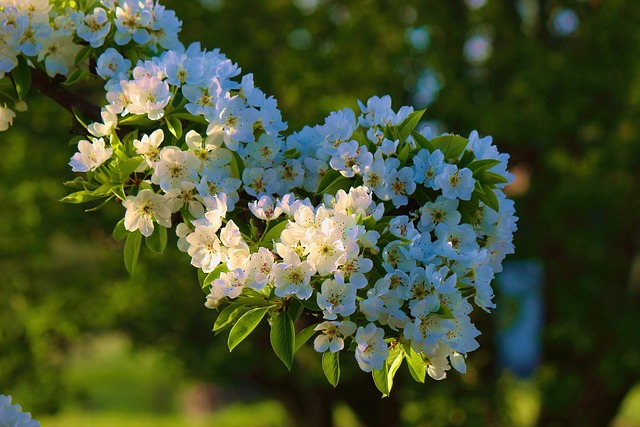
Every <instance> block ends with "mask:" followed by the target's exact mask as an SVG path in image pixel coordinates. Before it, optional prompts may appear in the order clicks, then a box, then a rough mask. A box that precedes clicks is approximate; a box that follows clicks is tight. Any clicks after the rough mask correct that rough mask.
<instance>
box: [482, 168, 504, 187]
mask: <svg viewBox="0 0 640 427" xmlns="http://www.w3.org/2000/svg"><path fill="white" fill-rule="evenodd" d="M476 179H477V180H478V181H480V182H481V183H482V184H486V185H493V184H506V183H508V182H509V181H508V180H507V178H505V177H504V176H502V175H500V174H497V173H493V172H489V171H485V172H483V173H481V174H478V176H477V177H476Z"/></svg>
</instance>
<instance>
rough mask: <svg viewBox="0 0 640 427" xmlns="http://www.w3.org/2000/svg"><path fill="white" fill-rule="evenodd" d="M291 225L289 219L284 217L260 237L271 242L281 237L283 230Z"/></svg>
mask: <svg viewBox="0 0 640 427" xmlns="http://www.w3.org/2000/svg"><path fill="white" fill-rule="evenodd" d="M287 225H289V220H288V219H284V220H282V221H280V222H279V223H277V224H275V225H273V226H271V227H269V229H268V230H267V232H266V233H265V234H263V235H262V237H261V238H260V242H265V243H271V242H272V241H273V240H275V239H277V238H279V237H280V235H281V234H282V231H283V230H284V229H285V228H286V227H287Z"/></svg>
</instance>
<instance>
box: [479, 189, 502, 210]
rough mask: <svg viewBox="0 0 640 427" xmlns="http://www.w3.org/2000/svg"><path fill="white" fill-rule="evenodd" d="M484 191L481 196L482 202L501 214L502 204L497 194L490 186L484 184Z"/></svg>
mask: <svg viewBox="0 0 640 427" xmlns="http://www.w3.org/2000/svg"><path fill="white" fill-rule="evenodd" d="M482 191H483V192H484V193H483V194H482V195H479V196H480V200H482V201H483V202H484V204H485V205H487V206H489V207H490V208H491V209H493V210H494V211H496V212H500V202H499V201H498V197H496V193H494V192H493V189H492V188H491V187H489V186H488V185H485V184H482Z"/></svg>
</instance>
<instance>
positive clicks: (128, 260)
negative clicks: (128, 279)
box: [124, 230, 142, 276]
mask: <svg viewBox="0 0 640 427" xmlns="http://www.w3.org/2000/svg"><path fill="white" fill-rule="evenodd" d="M141 243H142V233H140V230H136V231H134V232H132V233H129V235H128V236H127V240H126V241H125V243H124V266H125V267H126V268H127V271H128V272H129V274H130V275H132V276H133V272H134V271H135V268H136V264H137V263H138V256H139V255H140V244H141Z"/></svg>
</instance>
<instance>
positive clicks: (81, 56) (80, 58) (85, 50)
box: [73, 45, 91, 65]
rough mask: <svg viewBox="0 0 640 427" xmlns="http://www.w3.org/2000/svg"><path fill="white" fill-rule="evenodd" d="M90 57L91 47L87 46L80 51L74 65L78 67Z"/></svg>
mask: <svg viewBox="0 0 640 427" xmlns="http://www.w3.org/2000/svg"><path fill="white" fill-rule="evenodd" d="M89 55H91V46H88V45H87V46H85V47H83V48H82V49H80V51H79V52H78V53H77V54H76V58H75V59H74V61H73V63H74V64H75V65H78V64H79V63H81V62H82V61H84V60H85V59H87V58H88V57H89Z"/></svg>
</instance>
